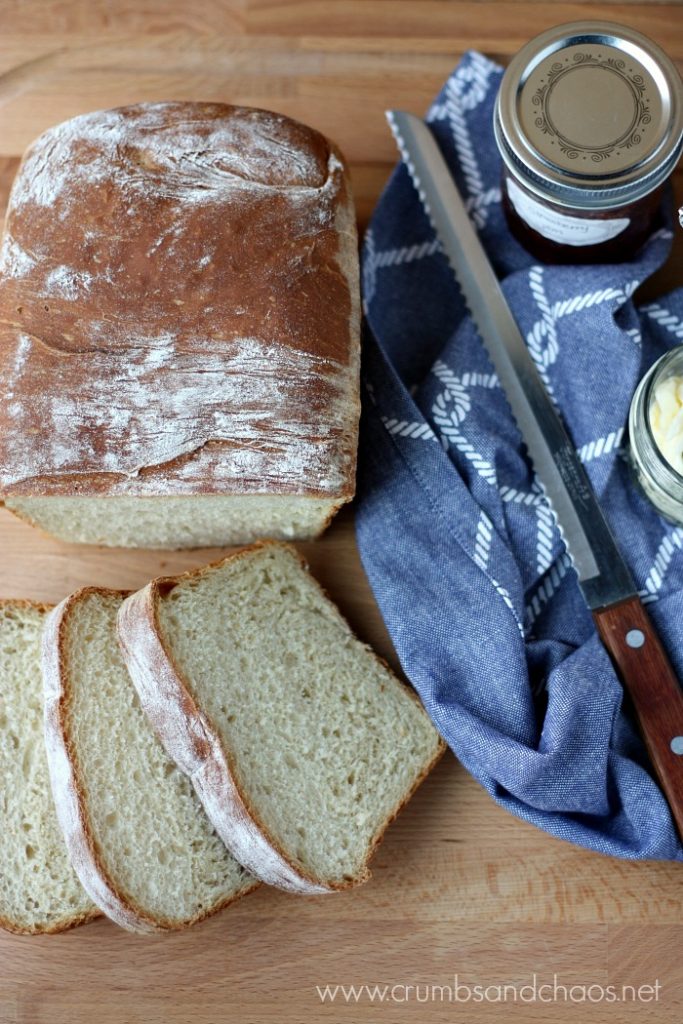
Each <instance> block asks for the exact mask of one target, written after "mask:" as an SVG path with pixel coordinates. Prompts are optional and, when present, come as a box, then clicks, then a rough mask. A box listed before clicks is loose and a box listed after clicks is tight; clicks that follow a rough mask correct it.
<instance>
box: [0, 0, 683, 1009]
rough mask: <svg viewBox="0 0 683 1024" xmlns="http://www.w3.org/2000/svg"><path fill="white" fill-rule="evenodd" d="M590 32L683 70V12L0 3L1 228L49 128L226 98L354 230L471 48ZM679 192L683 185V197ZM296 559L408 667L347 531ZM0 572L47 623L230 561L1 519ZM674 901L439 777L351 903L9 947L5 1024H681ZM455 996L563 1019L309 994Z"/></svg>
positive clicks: (104, 926) (0, 987)
mask: <svg viewBox="0 0 683 1024" xmlns="http://www.w3.org/2000/svg"><path fill="white" fill-rule="evenodd" d="M585 17H592V18H604V19H609V20H613V21H620V22H623V23H625V24H629V25H632V26H634V27H635V28H638V29H641V30H642V31H644V32H646V33H648V34H649V35H651V36H652V37H654V38H655V39H656V40H657V41H658V42H659V43H660V44H661V45H662V46H664V47H665V48H666V49H667V51H668V52H669V53H670V54H671V56H672V57H673V58H674V59H675V60H676V61H677V63H678V65H679V67H680V68H683V11H682V10H681V6H680V5H679V4H678V3H655V4H652V3H637V2H636V3H614V4H610V3H590V4H587V3H586V4H583V3H564V2H558V3H552V2H548V0H545V2H542V3H536V2H527V0H519V2H518V0H496V2H479V3H476V2H462V3H461V2H457V0H376V2H375V0H327V2H322V0H311V2H298V3H289V2H286V0H270V2H268V0H232V2H231V0H215V2H211V0H191V2H190V3H184V2H181V0H170V2H156V0H118V2H117V0H110V2H105V0H79V2H73V3H68V2H57V0H46V2H38V0H35V2H31V0H23V2H20V0H16V2H6V0H0V205H2V204H3V203H4V198H5V196H6V192H7V188H8V186H9V183H10V181H11V178H12V176H13V174H14V171H15V169H16V166H17V162H18V159H19V156H20V154H21V152H22V150H23V148H24V147H25V146H26V144H27V143H28V142H29V141H30V140H31V139H32V138H33V137H34V136H35V135H37V134H38V133H39V132H40V131H42V130H43V129H44V128H46V127H48V126H49V125H51V124H54V123H56V122H57V121H60V120H63V119H64V118H67V117H71V116H73V115H74V114H78V113H81V112H84V111H87V110H92V109H96V108H98V107H106V106H115V105H118V104H121V103H129V102H134V101H138V100H157V99H207V100H212V99H214V100H224V101H228V102H237V103H246V104H252V105H257V106H265V107H270V108H273V109H276V110H281V111H283V112H284V113H287V114H290V115H293V116H295V117H299V118H301V119H303V120H305V121H307V122H309V123H310V124H312V125H314V126H315V127H317V128H319V129H321V130H322V131H324V132H326V133H327V134H329V135H331V136H332V137H333V138H335V139H336V140H337V142H338V143H339V144H340V145H341V147H342V148H343V149H344V151H345V152H346V154H347V156H348V158H349V160H350V162H351V168H352V175H353V183H354V187H355V194H356V199H357V205H358V214H359V220H360V222H361V224H362V225H363V224H365V223H366V222H367V219H368V217H369V215H370V212H371V210H372V207H373V204H374V203H375V201H376V199H377V196H378V194H379V192H380V190H381V188H382V186H383V184H384V182H385V181H386V178H387V175H388V173H389V171H390V169H391V167H392V165H393V162H394V147H393V143H392V141H391V139H390V136H389V133H388V131H387V129H386V127H385V123H384V116H383V111H384V109H385V108H386V107H387V106H389V105H391V106H403V107H405V108H406V109H409V110H412V111H414V112H416V113H422V112H424V110H425V109H426V107H427V106H428V104H429V102H430V100H431V98H432V97H433V95H434V93H435V92H436V91H437V90H438V88H439V86H440V84H441V83H442V81H443V79H444V78H445V76H446V75H447V74H448V72H449V71H450V70H451V68H452V67H453V65H454V64H455V63H456V61H457V60H458V58H459V56H460V55H461V54H462V53H463V51H464V50H466V49H467V48H469V47H476V48H478V49H480V50H482V51H483V52H485V53H487V54H488V55H490V56H492V57H494V58H497V59H499V60H501V61H505V60H506V59H507V58H508V57H509V56H510V55H511V54H512V53H514V51H515V50H516V49H518V48H519V46H520V45H521V44H522V43H523V42H525V41H526V40H527V39H528V38H529V37H530V36H532V35H533V34H535V33H536V32H538V31H541V30H542V29H544V28H547V27H549V26H551V25H553V24H556V23H559V22H562V21H570V20H575V19H580V18H585ZM682 186H683V179H682V177H681V174H680V172H679V174H678V175H677V177H676V190H677V194H678V196H679V198H683V195H682V193H683V188H682ZM682 234H683V233H682ZM680 251H681V250H680V249H679V250H678V252H679V253H680ZM680 266H681V265H680V261H677V258H676V257H674V258H673V259H672V260H670V261H669V264H668V266H667V268H666V269H665V270H664V271H663V272H662V273H660V274H659V275H658V277H657V279H656V280H654V281H653V282H651V283H650V284H649V285H648V286H647V288H648V290H649V293H650V294H657V292H658V291H661V290H663V289H665V288H666V287H669V286H671V285H672V284H674V283H680V281H681V269H680ZM302 550H303V551H304V553H305V554H306V555H307V557H308V558H309V560H310V562H311V564H312V567H313V569H314V571H315V573H316V575H317V576H318V577H319V578H320V580H321V581H322V582H323V584H324V585H325V586H326V588H327V589H328V591H329V593H330V594H331V595H332V597H333V598H334V599H335V600H336V601H337V602H338V604H339V605H340V607H341V609H342V611H343V612H344V613H345V614H346V616H347V617H348V619H349V620H350V622H351V624H352V625H353V626H354V628H355V629H356V631H357V632H358V633H359V635H360V636H361V637H362V638H363V639H365V640H367V641H369V642H370V643H372V644H373V646H374V647H375V648H376V649H377V650H378V651H379V652H380V653H381V654H383V655H384V656H385V657H387V658H388V660H389V661H390V662H391V663H392V664H393V665H394V666H395V667H398V666H397V664H396V659H395V656H394V654H393V651H392V648H391V644H390V642H389V639H388V637H387V635H386V632H385V630H384V627H383V625H382V622H381V619H380V617H379V614H378V611H377V608H376V606H375V604H374V602H373V599H372V595H371V593H370V591H369V588H368V586H367V583H366V581H365V578H364V575H363V572H362V568H361V566H360V563H359V560H358V555H357V552H356V548H355V544H354V539H353V523H352V511H351V512H346V513H345V514H343V515H342V516H341V517H339V519H338V520H337V521H336V522H335V523H334V524H333V526H332V528H331V529H330V531H329V532H328V533H327V535H326V536H325V537H324V538H323V539H322V540H320V541H318V542H317V543H315V544H309V545H302ZM0 552H1V555H2V573H1V575H0V596H2V597H12V596H15V597H32V598H37V599H42V600H49V601H56V600H59V599H60V598H62V597H63V596H64V595H65V594H67V593H68V592H69V591H70V590H72V589H74V588H75V587H78V586H81V585H84V584H88V583H91V584H101V585H105V586H106V585H109V586H116V587H137V586H139V585H140V584H142V583H143V582H145V581H146V580H147V579H148V578H149V577H150V576H151V575H154V574H157V573H159V572H164V573H173V572H176V571H179V570H182V569H184V568H187V567H190V566H195V565H199V564H201V563H202V562H204V561H206V560H208V558H209V557H215V556H216V555H217V554H218V552H215V551H210V552H184V553H166V552H164V553H160V552H135V551H108V550H105V549H99V548H80V547H76V546H69V545H66V544H62V543H59V542H58V541H55V540H52V539H50V538H49V537H46V536H44V535H42V534H40V533H39V532H38V531H35V530H32V529H31V528H30V527H28V526H26V525H24V524H22V523H20V522H18V521H15V520H14V519H13V518H12V517H11V516H10V515H9V514H8V513H7V512H5V511H0ZM501 671H504V666H501ZM682 883H683V874H682V868H681V865H673V864H664V863H646V864H631V863H626V862H622V861H617V860H611V859H608V858H604V857H600V856H597V855H595V854H590V853H587V852H584V851H582V850H579V849H577V848H575V847H572V846H570V845H568V844H565V843H561V842H559V841H557V840H555V839H552V838H550V837H549V836H547V835H545V834H543V833H541V832H539V831H537V830H536V829H534V828H533V827H531V826H530V825H527V824H525V823H523V822H521V821H518V820H517V819H515V818H512V817H511V816H509V815H508V814H506V813H505V812H503V811H502V810H500V809H499V808H498V807H497V806H495V805H494V804H493V803H492V801H491V800H490V799H489V798H488V796H487V795H486V794H485V793H484V792H483V790H482V789H481V788H480V787H479V786H478V784H477V783H475V782H474V781H473V780H472V779H471V778H470V777H469V776H468V775H467V773H466V772H465V771H464V770H463V768H462V767H461V766H460V765H459V764H458V763H457V762H456V761H455V759H454V758H453V757H452V756H451V755H448V756H447V757H446V758H445V759H444V760H443V761H442V762H441V764H440V765H439V767H438V769H437V770H436V771H435V772H434V773H433V775H432V776H431V777H430V778H429V779H428V780H427V782H426V783H425V784H424V786H423V787H422V789H421V790H420V791H419V792H418V794H417V795H416V796H415V798H414V799H413V801H412V802H411V804H410V805H409V807H408V808H407V809H406V810H405V811H404V813H403V814H402V815H401V817H400V819H399V820H398V821H397V822H396V823H395V824H394V825H393V826H392V828H391V829H390V830H389V832H388V834H387V837H386V839H385V841H384V843H383V845H382V847H381V848H380V850H379V853H378V855H377V857H376V859H375V861H374V877H373V879H372V880H371V881H370V882H369V883H368V884H367V885H366V886H364V887H361V888H360V889H358V890H355V891H352V892H349V893H344V894H340V895H337V896H330V897H320V898H301V897H293V896H288V895H286V894H284V893H280V892H275V891H273V890H269V889H266V888H262V889H261V890H259V891H258V892H256V893H254V894H253V895H251V896H249V897H247V898H246V899H245V900H244V901H242V902H241V903H240V904H238V905H237V906H236V907H234V908H232V909H230V910H228V911H226V912H225V913H224V914H222V915H219V916H218V917H216V918H215V919H213V920H211V921H209V922H207V923H206V924H204V925H201V926H199V927H197V928H195V929H194V930H190V931H188V932H186V933H183V934H179V935H172V936H169V937H157V938H152V939H149V938H138V937H134V936H130V935H128V934H126V933H124V932H121V931H119V930H117V929H116V928H115V927H114V926H113V925H111V924H109V923H108V922H106V921H98V922H96V923H94V924H91V925H88V926H87V927H85V928H82V929H79V930H76V931H73V932H71V933H67V934H65V935H62V936H53V937H46V938H37V939H28V938H18V937H15V936H11V935H6V934H2V935H0V1024H15V1022H21V1024H86V1022H87V1024H90V1022H91V1021H96V1022H98V1024H100V1022H101V1024H112V1022H117V1024H123V1022H125V1024H129V1022H130V1024H133V1022H135V1024H137V1022H141V1024H142V1022H145V1024H157V1022H158V1024H162V1022H163V1024H181V1022H182V1024H209V1022H210V1024H216V1022H219V1021H220V1022H223V1021H235V1022H240V1024H241V1022H248V1024H261V1022H263V1024H266V1022H267V1024H276V1022H277V1024H294V1022H297V1024H298V1022H302V1021H309V1020H310V1021H317V1020H321V1021H328V1020H329V1021H339V1022H354V1024H355V1022H364V1021H374V1020H379V1021H400V1020H405V1019H410V1020H420V1021H429V1022H432V1021H435V1022H437V1021H438V1022H441V1021H444V1022H445V1021H452V1020H457V1021H481V1022H489V1021H491V1022H493V1021H499V1020H503V1019H509V1020H512V1021H520V1022H526V1021H529V1022H535V1021H538V1022H547V1024H551V1022H553V1024H555V1022H559V1024H563V1022H565V1021H567V1022H568V1021H570V1020H571V1021H581V1022H582V1024H594V1022H595V1024H598V1022H606V1021H610V1022H611V1021H615V1022H620V1024H621V1022H629V1021H636V1020H638V1021H639V1022H643V1021H645V1022H650V1021H652V1022H654V1021H657V1022H659V1021H662V1022H667V1024H668V1022H672V1024H673V1022H674V1021H679V1020H680V1019H681V1016H682V1015H683V966H682V957H681V948H683V941H682V940H683V927H682V909H683V889H682ZM454 975H458V977H459V980H460V983H461V985H470V986H473V985H482V986H483V985H493V986H502V985H504V984H508V985H510V984H517V985H525V984H527V985H528V984H531V982H532V978H533V976H534V975H536V976H537V983H538V984H543V983H549V984H552V983H553V977H554V976H557V984H558V985H559V986H562V985H564V986H566V987H567V996H566V997H564V998H563V993H562V988H561V987H560V988H559V990H558V997H557V1001H554V1002H548V1001H541V1000H540V999H537V1001H536V1002H534V1003H530V1002H525V1001H524V998H523V990H521V992H518V998H517V1001H513V1000H512V995H511V993H510V992H508V1002H506V1003H505V1004H504V1005H503V1004H501V1003H500V1002H498V1001H496V994H497V990H496V989H490V990H489V992H488V994H487V996H488V1000H487V1001H475V1000H474V997H475V994H474V993H472V996H471V999H470V1001H469V1002H467V1001H465V998H466V995H467V990H466V989H461V990H460V996H461V1001H460V1002H448V1001H447V999H448V993H447V992H446V991H444V995H443V999H444V1001H443V1002H442V1001H441V1000H440V998H439V991H438V990H435V992H434V993H433V994H434V996H435V998H434V1000H433V1001H432V1000H431V995H432V993H429V994H430V1001H429V1002H428V1003H425V1002H418V1001H417V996H418V995H419V994H420V992H421V994H422V996H423V997H424V995H425V991H426V990H425V989H424V988H422V989H421V990H420V991H419V992H418V993H417V994H416V993H413V994H412V996H410V995H409V993H408V992H406V991H404V990H403V989H402V988H397V989H395V990H394V992H393V998H392V995H391V993H389V992H387V993H386V994H385V996H384V1001H383V1002H381V1003H380V1002H375V1003H372V1002H371V1001H370V998H369V997H368V995H367V994H362V995H361V996H360V999H359V1001H358V1002H355V1001H354V997H353V996H352V997H351V1001H350V1002H346V1001H345V1000H344V997H343V996H342V995H341V994H338V996H337V999H336V1001H335V1002H334V1003H330V1002H329V1001H328V1002H325V1003H322V1002H321V1000H320V997H319V995H318V992H317V989H316V986H321V987H324V986H325V985H327V984H344V985H362V984H370V985H372V984H375V983H377V984H380V985H381V984H384V985H389V986H391V985H398V986H401V985H411V984H413V985H414V984H416V983H419V984H420V985H421V986H423V985H425V984H427V985H436V986H439V985H442V986H448V985H453V978H454ZM655 982H658V983H659V989H658V990H657V992H656V993H655V992H649V991H648V990H647V989H645V990H643V991H642V992H641V993H640V994H641V996H642V999H641V1000H640V1001H638V1000H636V1001H634V1000H632V999H631V990H630V989H628V988H627V989H626V991H625V992H624V993H623V995H624V996H625V998H626V1001H620V1002H616V1001H611V1000H609V996H605V997H604V998H599V997H600V990H599V989H597V988H594V989H593V990H592V992H591V994H590V996H589V995H586V996H585V997H584V1001H578V1000H581V993H582V990H581V989H574V990H571V989H570V986H572V985H585V986H588V985H593V986H607V985H612V986H615V987H616V988H615V996H616V997H618V998H620V997H621V996H622V990H621V986H622V985H626V986H635V987H636V988H637V987H638V986H640V985H654V984H655ZM530 994H531V993H530V991H528V990H527V992H526V995H527V996H530ZM545 994H547V990H545ZM380 995H381V992H380V993H378V995H377V996H376V999H379V998H380ZM655 995H656V997H657V998H655ZM403 996H405V999H406V1000H407V1001H403V1000H402V997H403ZM648 996H649V998H648ZM591 997H592V999H593V1000H594V1001H591Z"/></svg>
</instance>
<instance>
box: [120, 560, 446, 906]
mask: <svg viewBox="0 0 683 1024" xmlns="http://www.w3.org/2000/svg"><path fill="white" fill-rule="evenodd" d="M274 544H275V542H273V541H266V542H259V543H257V544H252V545H250V546H249V547H246V548H244V549H242V550H241V551H238V552H236V553H235V554H233V555H229V556H228V557H227V558H225V559H221V560H219V561H217V562H212V563H210V564H209V565H206V566H203V567H201V568H199V569H194V570H190V571H188V572H186V573H183V574H182V575H180V576H173V577H162V578H159V579H156V580H152V581H151V583H148V584H147V586H146V587H144V588H143V589H142V590H139V591H138V592H137V593H135V594H131V595H130V596H129V597H127V598H126V600H125V601H124V602H123V604H122V605H121V609H120V611H119V615H118V635H119V640H120V643H121V648H122V651H123V656H124V660H125V662H126V665H127V667H128V671H129V673H130V676H131V679H132V680H133V684H134V686H135V688H136V690H137V691H138V696H139V697H140V703H141V705H142V708H143V710H144V711H145V713H146V714H147V716H148V718H149V721H150V723H151V725H152V728H153V729H154V731H155V732H156V734H157V736H158V737H159V739H160V741H161V743H162V744H163V746H164V748H165V750H166V752H167V754H168V755H169V757H170V758H171V759H172V760H173V761H175V763H176V764H177V765H178V767H179V768H180V770H181V771H182V772H184V773H185V774H186V775H187V776H188V777H189V778H190V780H191V782H192V784H193V786H194V789H195V792H196V793H197V795H198V797H199V799H200V800H201V802H202V804H203V806H204V809H205V810H206V813H207V815H208V817H209V819H210V821H211V823H212V824H213V826H214V828H215V829H216V832H217V833H218V835H219V836H220V837H221V839H222V840H223V842H224V843H225V845H226V846H227V847H228V849H229V850H230V852H231V853H232V855H233V856H234V857H235V859H236V860H238V861H239V862H240V863H241V864H242V865H243V866H244V867H245V868H246V869H247V870H248V871H249V872H250V873H251V874H253V875H254V876H255V877H256V878H259V879H260V880H261V881H262V882H266V883H267V884H268V885H273V886H276V887H278V888H280V889H285V890H287V891H289V892H294V893H299V894H302V895H309V896H310V895H321V894H324V893H331V892H338V891H340V890H343V889H348V888H351V887H352V886H356V885H359V884H361V883H362V882H364V881H366V880H367V879H368V878H369V877H370V871H369V869H368V862H369V861H370V859H371V857H372V854H373V853H374V851H375V849H376V848H377V846H378V845H379V844H380V842H381V841H382V839H383V837H384V833H385V831H386V829H387V828H388V826H389V825H390V824H391V822H392V821H393V820H394V818H395V817H396V816H397V814H398V813H399V812H400V810H401V809H402V807H404V806H405V804H406V803H407V802H408V800H409V799H410V797H411V796H412V795H413V793H414V792H415V790H416V789H417V788H418V786H419V785H420V784H421V783H422V782H423V781H424V779H425V778H426V777H427V775H428V774H429V772H430V771H431V770H432V768H433V767H434V765H435V764H436V763H437V761H438V760H439V759H440V758H441V757H442V755H443V753H444V751H445V749H446V746H445V744H444V742H443V741H442V740H440V741H439V745H438V748H437V751H436V753H435V756H434V758H433V759H432V761H431V762H430V763H429V764H428V765H426V766H425V768H424V770H423V772H422V773H421V774H420V775H419V777H418V778H417V779H416V780H415V782H414V784H413V785H412V786H411V788H410V790H409V791H408V792H407V793H405V795H404V797H403V799H402V800H401V801H400V803H399V804H398V805H397V806H396V807H395V808H394V810H393V811H392V812H391V814H390V815H389V816H388V817H387V819H386V821H385V822H384V826H383V828H382V829H381V830H380V831H379V832H378V834H377V835H376V836H375V839H374V842H373V843H372V846H371V848H370V849H369V851H368V856H367V859H366V862H365V865H364V866H363V868H362V870H361V871H360V872H359V874H358V876H357V877H355V878H352V879H348V880H346V881H344V882H338V883H333V884H329V885H328V884H321V882H320V880H319V879H316V878H314V877H313V876H312V875H309V874H306V873H305V872H304V871H302V870H301V868H300V867H298V866H296V865H295V864H293V863H292V861H291V860H289V859H288V857H287V856H286V854H285V852H284V851H283V850H282V849H281V848H280V846H279V845H278V843H277V841H276V839H275V838H274V837H273V836H272V835H270V834H269V832H268V829H267V828H266V826H265V824H264V823H263V822H262V821H261V820H260V818H259V815H258V812H257V811H256V809H255V808H254V807H253V806H252V805H250V803H249V801H248V799H247V797H246V795H245V794H244V793H243V792H241V790H240V788H239V785H238V782H237V778H236V775H235V772H234V770H233V768H232V764H231V755H230V751H228V750H226V749H225V747H224V746H223V743H222V741H221V738H220V735H219V733H218V731H217V730H216V728H215V727H214V725H213V724H212V722H211V721H210V719H209V718H208V716H207V715H205V714H204V712H203V711H202V709H201V708H200V707H199V705H198V704H197V702H196V701H195V699H194V696H193V694H192V692H191V689H190V686H189V684H188V682H187V680H186V679H185V678H184V676H183V673H182V672H181V670H180V668H179V667H178V665H177V664H176V662H175V660H174V658H173V655H172V654H171V652H170V651H169V650H168V649H167V647H166V645H165V643H164V639H163V634H162V631H161V628H160V625H159V615H158V607H159V601H160V600H161V598H162V595H163V594H165V593H167V592H168V591H169V590H170V589H172V588H173V587H174V586H176V585H177V584H178V583H179V582H181V581H182V580H184V579H187V578H189V577H192V576H195V577H196V576H199V575H201V574H202V573H204V572H206V571H207V570H208V569H211V568H214V567H215V566H218V565H222V564H223V563H224V562H226V561H232V560H238V559H240V558H243V557H245V556H248V555H249V554H251V553H252V552H254V551H256V550H258V549H260V548H264V547H269V546H272V545H274ZM279 546H281V547H286V548H288V549H289V550H290V551H291V552H292V553H293V554H294V555H295V556H296V557H297V558H298V559H299V561H300V563H301V564H302V566H303V567H304V568H305V569H308V566H307V564H306V562H305V560H304V559H302V558H301V556H300V555H299V553H298V552H297V551H296V549H295V548H293V547H291V545H279ZM320 589H321V592H323V591H322V588H320ZM323 593H324V592H323ZM339 618H340V621H342V622H343V621H344V620H343V619H342V618H341V615H340V616H339ZM373 653H374V652H373ZM397 682H398V680H397ZM405 689H406V692H408V693H409V694H410V696H411V698H412V699H413V700H415V701H416V703H418V704H419V700H418V698H417V696H416V695H415V694H414V693H413V692H412V691H411V690H409V689H408V688H407V687H406V688H405Z"/></svg>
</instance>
